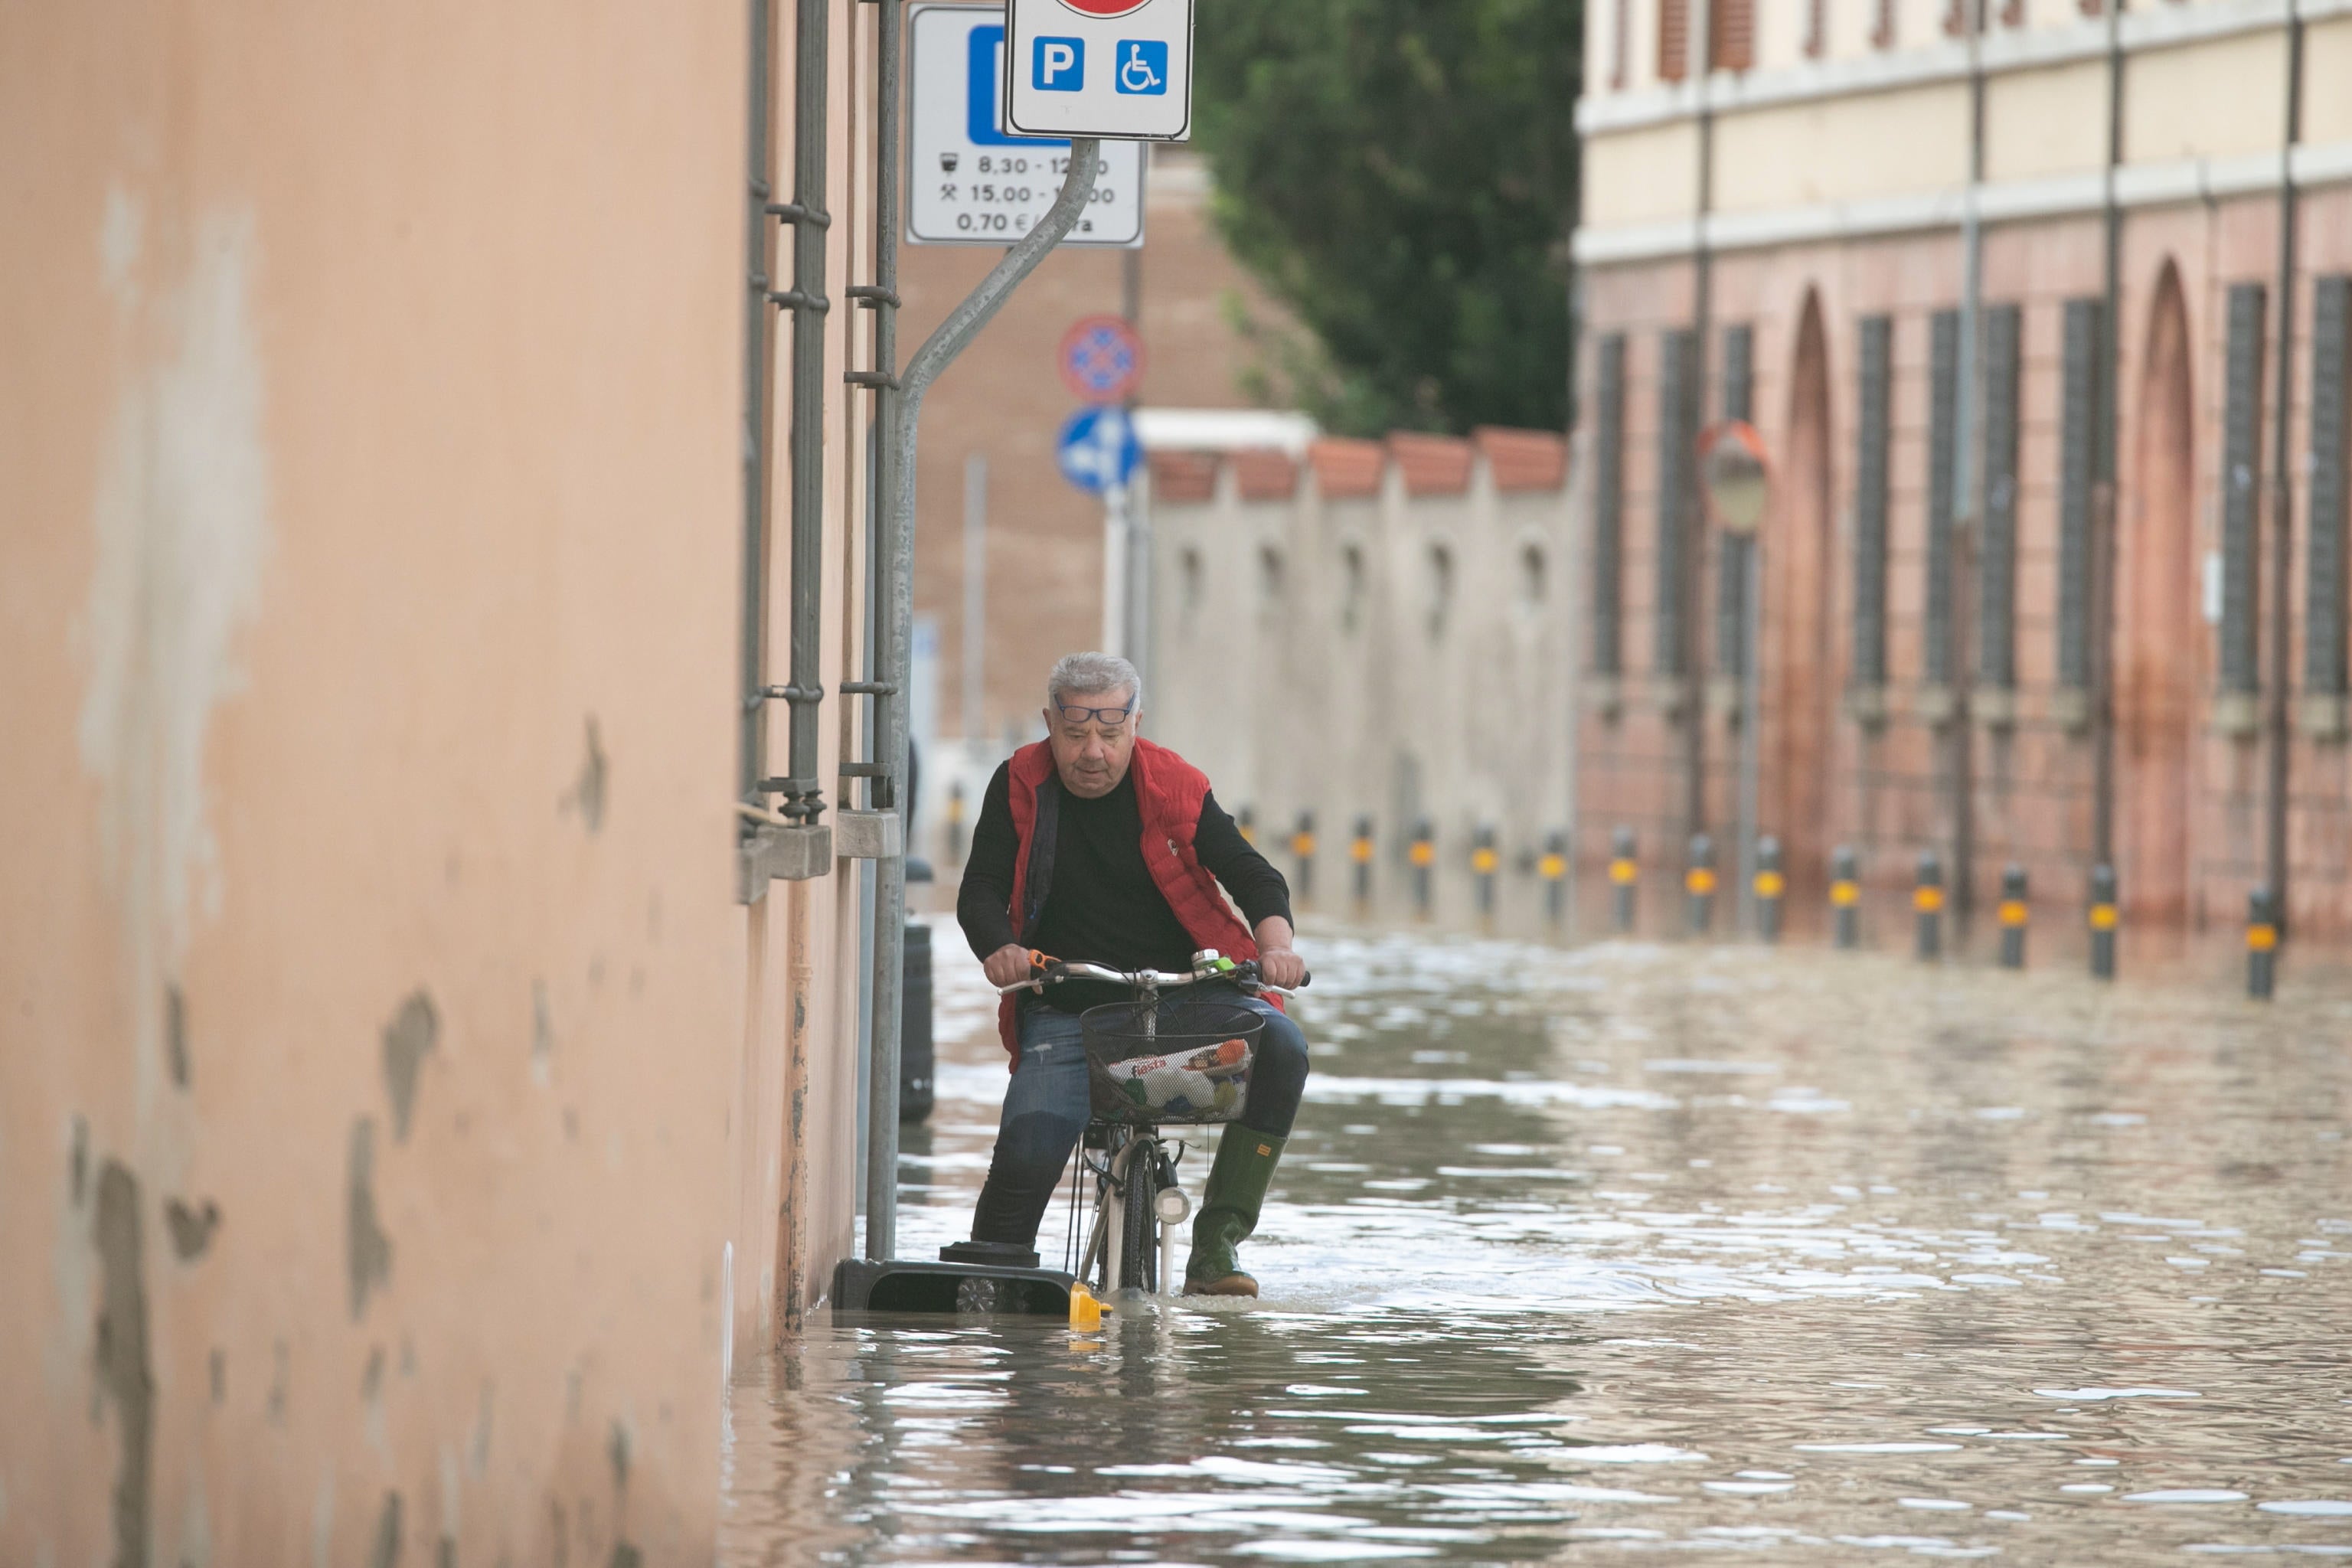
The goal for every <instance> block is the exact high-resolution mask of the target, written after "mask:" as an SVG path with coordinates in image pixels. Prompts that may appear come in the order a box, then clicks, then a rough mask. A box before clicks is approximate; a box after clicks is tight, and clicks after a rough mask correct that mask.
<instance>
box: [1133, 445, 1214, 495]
mask: <svg viewBox="0 0 2352 1568" xmlns="http://www.w3.org/2000/svg"><path fill="white" fill-rule="evenodd" d="M1148 457H1149V458H1150V464H1151V499H1152V500H1161V501H1205V500H1215V499H1216V495H1217V455H1216V454H1215V453H1214V452H1152V453H1150V454H1148Z"/></svg>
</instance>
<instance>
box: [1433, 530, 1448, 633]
mask: <svg viewBox="0 0 2352 1568" xmlns="http://www.w3.org/2000/svg"><path fill="white" fill-rule="evenodd" d="M1453 609H1454V552H1453V551H1451V550H1449V549H1447V548H1446V547H1445V546H1444V545H1443V544H1433V545H1431V546H1430V547H1429V638H1430V640H1431V641H1432V642H1435V641H1436V640H1437V639H1438V638H1439V637H1444V635H1445V623H1446V620H1447V617H1448V616H1450V615H1451V614H1452V612H1453Z"/></svg>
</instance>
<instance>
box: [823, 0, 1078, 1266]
mask: <svg viewBox="0 0 2352 1568" xmlns="http://www.w3.org/2000/svg"><path fill="white" fill-rule="evenodd" d="M884 9H885V13H886V15H887V14H888V13H889V12H890V11H891V10H892V9H893V8H892V7H887V6H886V7H885V8H884ZM896 111H897V110H896V100H895V95H893V96H892V97H891V98H889V99H888V100H887V101H886V102H885V104H884V105H883V108H882V112H883V114H884V115H886V116H888V115H891V114H894V113H896ZM894 151H895V149H894ZM1100 166H1101V158H1100V154H1099V151H1098V143H1097V142H1096V141H1095V140H1094V139H1093V138H1092V137H1076V138H1073V139H1072V141H1071V142H1070V167H1069V172H1068V174H1066V175H1065V176H1064V178H1063V181H1062V194H1061V195H1058V196H1056V197H1055V198H1054V205H1053V206H1052V207H1051V208H1050V209H1048V210H1047V212H1046V214H1045V216H1044V217H1043V218H1042V219H1040V220H1039V221H1038V224H1037V226H1036V227H1034V228H1033V229H1031V230H1030V231H1029V232H1028V233H1027V234H1026V235H1024V236H1023V237H1022V238H1021V241H1020V243H1019V244H1017V245H1015V246H1013V248H1012V249H1010V250H1008V251H1006V252H1005V253H1004V259H1003V260H1002V261H1000V262H998V263H997V264H996V265H995V267H994V268H991V269H990V271H989V274H988V276H987V277H985V278H983V279H981V280H980V286H979V287H978V288H976V289H973V290H972V291H971V293H970V294H968V295H966V296H965V297H964V300H963V301H962V303H961V304H959V305H958V306H956V308H955V309H954V310H950V311H949V312H948V318H947V320H946V321H941V322H940V326H939V330H938V331H934V332H933V333H932V334H931V335H930V336H929V338H928V339H926V340H924V342H923V346H922V347H921V348H919V349H917V350H916V351H915V355H914V357H913V358H912V359H910V360H908V362H907V368H906V369H905V370H904V371H903V372H901V373H900V374H899V375H898V378H897V384H896V385H887V384H886V385H884V386H883V387H882V389H881V395H880V404H881V416H882V417H881V426H882V445H881V465H880V466H881V474H880V483H879V487H878V488H879V489H880V490H881V496H882V536H881V541H880V542H881V546H882V548H881V551H880V552H879V553H880V559H879V560H877V562H876V563H874V565H875V569H876V571H877V573H879V574H881V575H882V581H883V584H884V586H883V592H882V593H881V594H880V595H878V596H877V600H876V605H875V609H876V615H875V621H876V627H875V633H876V636H875V642H876V646H877V647H879V648H880V649H881V650H882V657H883V670H884V679H883V681H882V683H881V684H882V686H883V687H884V688H885V689H884V690H883V691H882V692H880V693H878V694H877V695H878V696H879V698H880V700H878V701H877V703H876V704H875V706H876V707H877V709H878V710H879V712H878V713H877V718H878V719H879V720H880V721H881V731H882V733H881V735H880V737H879V739H880V742H881V744H880V745H879V746H878V747H877V748H876V753H875V754H876V756H877V758H878V759H879V760H880V762H881V763H882V764H883V766H884V767H885V768H886V769H887V771H888V773H889V776H890V778H891V779H892V780H894V781H898V782H902V783H903V781H904V780H905V779H906V777H907V691H908V680H909V679H910V676H911V672H912V670H913V668H914V626H915V573H914V567H915V437H916V432H917V427H918V425H919V421H920V420H921V418H922V413H923V394H924V393H925V392H927V391H929V388H930V384H931V383H932V382H934V381H936V380H938V379H939V376H940V372H942V371H944V370H946V369H947V367H948V366H949V365H950V364H952V363H955V359H956V356H957V355H958V354H961V353H963V351H964V349H965V348H966V347H968V346H969V345H970V344H971V341H972V339H974V338H976V337H978V336H979V335H980V331H981V329H982V327H985V326H987V325H988V323H989V322H990V321H992V320H994V319H995V316H996V312H997V311H999V310H1003V308H1004V301H1005V300H1008V299H1010V298H1011V297H1012V294H1013V289H1016V288H1018V287H1020V284H1021V280H1022V279H1024V278H1026V277H1028V276H1029V274H1030V273H1032V272H1034V271H1035V270H1036V269H1037V264H1038V263H1039V262H1041V261H1043V260H1045V257H1046V255H1047V254H1048V253H1049V252H1051V251H1052V250H1053V248H1054V247H1055V246H1056V245H1058V244H1059V243H1061V240H1062V237H1063V236H1064V235H1066V234H1068V233H1069V232H1070V230H1071V229H1072V228H1074V227H1076V225H1077V221H1078V217H1079V216H1080V215H1081V214H1082V213H1084V212H1085V211H1086V206H1087V198H1088V197H1089V196H1090V195H1092V194H1093V191H1094V186H1095V176H1096V174H1097V171H1098V169H1099V168H1100ZM886 221H887V222H890V223H895V222H896V214H895V213H892V214H889V215H887V218H886ZM892 240H895V236H887V237H886V243H889V242H890V241H892ZM891 798H892V801H893V806H892V809H895V810H897V811H898V812H899V813H901V814H903V813H904V812H905V811H906V810H907V808H908V805H911V804H912V803H911V802H909V801H908V800H907V799H906V798H905V794H904V791H903V790H899V791H894V792H893V794H892V796H891ZM900 820H901V821H904V820H905V818H904V816H903V815H902V816H901V817H900ZM874 873H875V875H874V926H875V931H874V1015H873V1024H872V1027H873V1034H872V1037H871V1038H870V1039H869V1040H868V1042H867V1049H868V1051H869V1053H870V1055H871V1058H872V1061H873V1099H872V1100H871V1101H870V1102H869V1103H868V1105H867V1108H866V1114H867V1122H866V1257H867V1258H872V1259H875V1260H877V1261H879V1260H880V1259H883V1258H888V1257H889V1256H890V1254H891V1252H892V1250H893V1248H894V1246H895V1244H896V1242H897V1240H898V1031H899V1026H900V1024H899V1020H900V1015H901V1011H902V1007H903V1005H904V1001H905V998H904V994H903V992H902V989H901V987H902V985H903V984H904V980H905V975H904V973H903V971H904V966H905V963H906V940H907V856H906V843H905V837H904V835H903V834H902V835H900V837H899V842H898V845H897V846H896V847H895V852H894V853H892V854H889V855H887V856H885V857H884V858H881V859H878V860H877V861H876V862H875V865H874Z"/></svg>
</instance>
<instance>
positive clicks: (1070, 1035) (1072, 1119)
mask: <svg viewBox="0 0 2352 1568" xmlns="http://www.w3.org/2000/svg"><path fill="white" fill-rule="evenodd" d="M1185 996H1186V997H1187V998H1192V999H1198V1000H1201V1001H1218V1002H1235V1003H1238V1004H1240V1005H1242V1006H1244V1007H1247V1008H1248V1009H1249V1010H1250V1011H1252V1012H1254V1013H1256V1014H1258V1015H1259V1016H1262V1017H1264V1018H1265V1028H1264V1029H1263V1030H1262V1031H1261V1032H1260V1033H1259V1035H1258V1040H1257V1050H1256V1054H1255V1057H1254V1058H1253V1059H1252V1061H1251V1063H1250V1087H1249V1098H1248V1099H1247V1100H1244V1101H1243V1102H1242V1113H1241V1116H1240V1118H1239V1120H1240V1122H1241V1124H1242V1125H1243V1126H1244V1127H1247V1128H1249V1129H1250V1130H1252V1131H1256V1132H1264V1133H1266V1134H1268V1135H1269V1136H1271V1137H1276V1138H1287V1137H1289V1136H1290V1124H1291V1122H1292V1121H1293V1120H1294V1119H1296V1118H1297V1115H1298V1097H1299V1095H1300V1094H1301V1093H1302V1092H1304V1090H1305V1089H1306V1088H1307V1037H1306V1036H1305V1035H1303V1034H1301V1033H1299V1030H1298V1026H1297V1024H1295V1023H1293V1022H1291V1020H1290V1018H1289V1017H1288V1016H1286V1015H1285V1014H1284V1013H1283V1012H1282V1011H1281V1009H1279V1008H1277V1007H1276V1006H1275V1005H1274V1004H1272V1003H1271V1002H1268V1001H1265V999H1264V998H1262V997H1256V996H1244V995H1243V994H1240V993H1239V992H1238V991H1235V990H1229V989H1227V988H1226V987H1223V986H1214V987H1211V986H1199V987H1193V988H1192V989H1189V990H1188V991H1187V992H1186V993H1185ZM1161 1005H1162V1006H1163V1007H1164V1006H1169V1005H1173V1003H1172V1001H1171V1002H1163V1003H1162V1004H1161ZM1083 1039H1084V1031H1083V1030H1082V1029H1081V1027H1080V1026H1079V1023H1078V1016H1077V1015H1076V1014H1075V1013H1063V1012H1057V1011H1055V1009H1054V1008H1051V1007H1038V1006H1031V1007H1026V1008H1024V1009H1023V1011H1022V1014H1021V1059H1020V1061H1019V1062H1018V1063H1016V1064H1015V1065H1014V1067H1013V1082H1012V1083H1011V1084H1010V1085H1008V1086H1007V1087H1006V1089H1005V1090H1004V1114H1003V1118H1002V1119H1001V1120H1000V1121H998V1123H997V1128H996V1152H995V1154H994V1155H993V1156H992V1158H991V1159H990V1161H989V1164H988V1180H987V1182H986V1183H985V1184H983V1185H982V1187H981V1189H980V1203H979V1205H978V1206H977V1207H976V1208H975V1209H974V1210H973V1212H972V1216H971V1237H972V1239H973V1240H974V1241H1009V1242H1013V1243H1015V1244H1017V1245H1019V1246H1022V1247H1034V1246H1035V1245H1036V1244H1037V1226H1038V1224H1039V1222H1040V1221H1042V1220H1043V1219H1044V1218H1045V1210H1046V1208H1047V1207H1048V1206H1049V1205H1051V1204H1052V1203H1053V1201H1054V1189H1055V1186H1056V1185H1058V1184H1060V1182H1061V1180H1062V1171H1063V1169H1064V1168H1065V1167H1066V1166H1067V1165H1068V1164H1069V1163H1070V1151H1071V1150H1072V1149H1074V1148H1076V1147H1077V1142H1078V1136H1079V1134H1080V1133H1082V1132H1084V1131H1086V1129H1087V1115H1088V1106H1089V1105H1090V1103H1091V1096H1090V1094H1089V1091H1088V1088H1087V1053H1086V1047H1085V1045H1084V1044H1083Z"/></svg>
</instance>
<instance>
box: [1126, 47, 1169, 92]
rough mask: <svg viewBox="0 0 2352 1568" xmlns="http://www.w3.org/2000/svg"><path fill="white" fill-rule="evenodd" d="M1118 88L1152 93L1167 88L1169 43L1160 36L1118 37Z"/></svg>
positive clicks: (1163, 90)
mask: <svg viewBox="0 0 2352 1568" xmlns="http://www.w3.org/2000/svg"><path fill="white" fill-rule="evenodd" d="M1118 90H1119V91H1121V92H1138V93H1146V94H1150V95H1153V96H1158V95H1160V94H1163V93H1165V92H1166V91H1167V90H1168V45H1167V43H1166V42H1165V41H1164V40H1161V39H1157V38H1121V39H1120V40H1119V41H1118Z"/></svg>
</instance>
